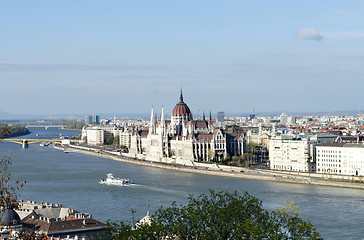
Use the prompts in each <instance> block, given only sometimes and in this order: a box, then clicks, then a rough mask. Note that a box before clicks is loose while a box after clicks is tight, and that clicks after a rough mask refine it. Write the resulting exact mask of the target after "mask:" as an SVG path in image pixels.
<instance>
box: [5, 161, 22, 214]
mask: <svg viewBox="0 0 364 240" xmlns="http://www.w3.org/2000/svg"><path fill="white" fill-rule="evenodd" d="M10 164H11V161H10V157H9V156H4V157H1V158H0V208H5V207H7V206H12V207H13V208H17V202H16V200H17V196H18V194H17V191H19V189H20V188H21V187H23V185H24V184H25V181H19V180H18V181H16V182H14V183H11V182H10V174H9V173H8V172H7V170H8V167H9V165H10Z"/></svg>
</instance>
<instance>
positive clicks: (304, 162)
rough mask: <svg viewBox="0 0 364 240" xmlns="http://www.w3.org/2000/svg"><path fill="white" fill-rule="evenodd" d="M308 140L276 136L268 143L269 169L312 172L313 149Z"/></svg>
mask: <svg viewBox="0 0 364 240" xmlns="http://www.w3.org/2000/svg"><path fill="white" fill-rule="evenodd" d="M314 144H315V142H312V141H310V139H309V138H292V137H290V136H283V135H281V136H278V137H276V138H275V139H271V140H270V141H269V161H270V169H274V170H286V171H297V172H312V171H314V164H313V148H314Z"/></svg>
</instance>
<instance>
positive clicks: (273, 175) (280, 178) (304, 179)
mask: <svg viewBox="0 0 364 240" xmlns="http://www.w3.org/2000/svg"><path fill="white" fill-rule="evenodd" d="M54 148H56V149H60V150H63V151H75V152H78V153H82V154H88V155H93V156H97V157H102V158H109V159H113V160H115V161H121V162H127V163H132V164H138V165H143V166H150V167H157V168H163V169H169V170H175V171H183V172H189V173H199V174H208V175H215V176H223V177H231V178H243V179H251V180H262V181H275V182H286V183H299V184H311V185H322V186H333V187H344V188H356V189H364V183H363V177H357V176H342V175H329V174H317V173H303V172H288V171H275V170H266V169H249V168H244V167H234V166H226V165H218V164H211V163H200V162H194V163H193V165H188V166H187V165H178V164H167V163H160V162H153V161H148V160H141V159H137V158H132V157H130V156H127V154H125V153H120V152H114V151H106V150H100V149H97V148H92V147H82V146H76V145H67V146H62V145H59V144H56V145H54Z"/></svg>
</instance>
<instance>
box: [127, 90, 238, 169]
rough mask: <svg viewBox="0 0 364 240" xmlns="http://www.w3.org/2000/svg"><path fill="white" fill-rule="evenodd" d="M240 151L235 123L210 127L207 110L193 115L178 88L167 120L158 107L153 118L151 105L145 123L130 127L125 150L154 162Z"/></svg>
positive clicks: (186, 161) (203, 158)
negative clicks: (199, 115) (232, 125)
mask: <svg viewBox="0 0 364 240" xmlns="http://www.w3.org/2000/svg"><path fill="white" fill-rule="evenodd" d="M243 151H244V134H243V131H242V130H241V129H240V128H239V127H235V128H234V127H230V128H228V127H226V128H225V129H222V128H214V126H213V123H212V117H211V113H210V117H209V119H206V117H205V114H203V118H202V119H200V120H195V119H193V117H192V113H191V110H190V108H189V107H188V106H187V104H186V103H185V102H184V101H183V95H182V91H181V95H180V101H179V102H178V103H177V104H176V106H175V107H174V109H173V112H172V116H171V119H170V120H167V119H165V117H164V109H163V108H162V113H161V118H160V120H159V121H157V119H156V117H155V115H154V109H153V108H152V110H151V116H150V122H149V127H148V128H143V129H139V130H134V131H133V133H132V136H131V139H130V149H129V154H130V156H132V157H137V158H142V159H147V160H152V161H158V162H167V163H178V164H193V162H194V161H199V162H206V161H211V160H214V159H215V160H216V159H217V160H219V159H222V158H226V157H228V156H234V155H239V156H240V155H241V154H242V153H243Z"/></svg>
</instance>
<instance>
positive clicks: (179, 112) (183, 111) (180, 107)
mask: <svg viewBox="0 0 364 240" xmlns="http://www.w3.org/2000/svg"><path fill="white" fill-rule="evenodd" d="M179 99H180V100H179V103H177V105H176V106H175V107H174V109H173V113H172V116H173V117H184V116H188V117H189V116H190V115H191V111H190V108H189V107H188V106H187V104H186V103H184V102H183V96H182V91H181V96H180V98H179Z"/></svg>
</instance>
